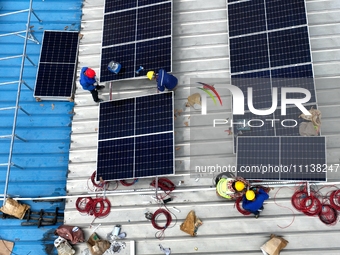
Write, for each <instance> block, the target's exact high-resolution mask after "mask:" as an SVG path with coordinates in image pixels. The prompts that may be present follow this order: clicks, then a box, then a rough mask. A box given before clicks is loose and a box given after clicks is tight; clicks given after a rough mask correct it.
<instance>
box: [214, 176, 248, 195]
mask: <svg viewBox="0 0 340 255" xmlns="http://www.w3.org/2000/svg"><path fill="white" fill-rule="evenodd" d="M248 186H249V183H248V181H246V180H245V179H243V178H242V177H236V178H235V179H234V178H221V179H220V180H219V181H218V183H217V185H216V191H217V194H218V195H219V196H221V197H224V198H226V199H236V198H238V197H241V196H243V194H244V193H245V192H246V190H247V187H248Z"/></svg>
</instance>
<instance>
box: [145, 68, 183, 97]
mask: <svg viewBox="0 0 340 255" xmlns="http://www.w3.org/2000/svg"><path fill="white" fill-rule="evenodd" d="M146 76H147V77H148V78H149V80H156V82H157V89H158V91H161V92H163V91H164V90H165V89H167V90H169V91H174V90H175V89H176V87H177V84H178V80H177V78H176V77H175V76H173V75H172V74H168V73H167V72H166V71H165V70H164V69H160V70H159V71H158V74H156V73H155V72H154V71H149V72H148V73H147V74H146Z"/></svg>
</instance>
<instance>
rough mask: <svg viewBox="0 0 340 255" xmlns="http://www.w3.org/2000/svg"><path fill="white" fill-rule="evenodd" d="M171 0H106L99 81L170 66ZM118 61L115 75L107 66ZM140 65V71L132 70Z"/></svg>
mask: <svg viewBox="0 0 340 255" xmlns="http://www.w3.org/2000/svg"><path fill="white" fill-rule="evenodd" d="M171 49H172V1H169V0H168V1H161V0H135V1H127V2H125V1H124V2H123V1H117V5H116V1H112V0H106V2H105V14H104V24H103V39H102V56H101V68H100V81H101V82H107V81H114V80H121V79H130V78H134V77H138V76H141V75H145V74H146V72H147V71H148V70H155V71H157V70H158V69H161V68H162V69H165V70H166V71H168V72H171V69H172V66H171V61H172V50H171ZM111 61H116V62H119V63H120V64H121V65H122V69H121V71H120V72H119V74H117V75H115V74H113V73H111V72H110V71H109V70H108V68H107V66H108V64H109V63H110V62H111ZM140 66H143V68H144V69H143V71H141V72H139V73H136V70H138V69H139V68H140Z"/></svg>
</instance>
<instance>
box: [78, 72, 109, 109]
mask: <svg viewBox="0 0 340 255" xmlns="http://www.w3.org/2000/svg"><path fill="white" fill-rule="evenodd" d="M79 82H80V85H81V86H82V87H83V89H84V90H89V91H90V92H91V94H92V98H93V100H94V101H95V102H96V103H99V102H102V101H103V99H100V98H99V97H98V90H101V89H103V88H105V86H100V85H99V84H98V81H97V79H96V72H95V71H94V70H93V69H91V68H88V67H83V68H82V69H81V71H80V81H79Z"/></svg>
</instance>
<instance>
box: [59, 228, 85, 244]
mask: <svg viewBox="0 0 340 255" xmlns="http://www.w3.org/2000/svg"><path fill="white" fill-rule="evenodd" d="M54 234H55V235H57V236H61V237H63V238H65V239H66V240H69V241H70V242H71V243H72V244H76V243H82V242H84V233H83V231H82V230H81V229H80V228H78V227H75V226H68V225H61V226H59V227H58V228H57V229H56V231H54Z"/></svg>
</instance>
